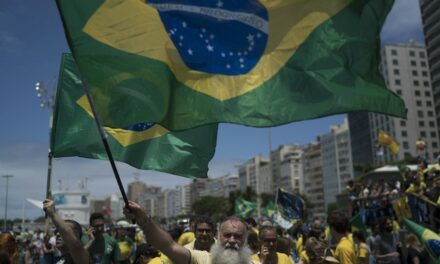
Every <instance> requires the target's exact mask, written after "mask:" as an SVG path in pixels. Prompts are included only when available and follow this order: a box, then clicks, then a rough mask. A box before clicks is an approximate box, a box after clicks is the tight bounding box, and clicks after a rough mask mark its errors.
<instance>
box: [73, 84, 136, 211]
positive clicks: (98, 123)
mask: <svg viewBox="0 0 440 264" xmlns="http://www.w3.org/2000/svg"><path fill="white" fill-rule="evenodd" d="M81 81H82V83H83V87H84V91H85V93H86V96H87V100H88V101H89V104H90V108H91V109H92V113H93V117H94V119H95V122H96V126H97V127H98V131H99V135H100V136H101V140H102V144H103V145H104V148H105V152H106V153H107V156H108V160H109V161H110V165H111V166H112V170H113V174H114V175H115V178H116V182H117V183H118V187H119V191H120V192H121V194H122V198H123V199H124V202H125V205H126V206H127V207H128V198H127V194H126V193H125V190H124V186H123V185H122V181H121V177H120V176H119V172H118V168H117V167H116V163H115V160H114V159H113V155H112V152H111V149H110V145H109V144H108V140H107V134H106V133H105V131H104V129H103V127H102V125H101V121H100V120H99V116H98V113H97V112H96V109H95V104H94V102H93V98H92V96H91V95H90V91H89V88H88V86H87V84H86V82H85V81H84V79H83V78H82V77H81Z"/></svg>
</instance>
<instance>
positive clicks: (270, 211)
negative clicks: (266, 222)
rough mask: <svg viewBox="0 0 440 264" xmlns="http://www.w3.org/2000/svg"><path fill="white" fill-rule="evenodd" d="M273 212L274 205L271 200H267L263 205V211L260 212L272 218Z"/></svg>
mask: <svg viewBox="0 0 440 264" xmlns="http://www.w3.org/2000/svg"><path fill="white" fill-rule="evenodd" d="M274 213H275V205H274V204H273V202H269V203H268V204H267V205H266V207H264V209H263V212H261V214H262V215H264V216H267V217H269V218H272V216H273V214H274Z"/></svg>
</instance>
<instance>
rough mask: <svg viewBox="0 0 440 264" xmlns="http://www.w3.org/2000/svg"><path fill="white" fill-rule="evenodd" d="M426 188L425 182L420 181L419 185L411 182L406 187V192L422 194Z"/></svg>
mask: <svg viewBox="0 0 440 264" xmlns="http://www.w3.org/2000/svg"><path fill="white" fill-rule="evenodd" d="M425 189H426V184H425V183H424V182H421V183H420V184H419V186H416V185H414V183H411V185H410V186H409V187H408V189H406V192H407V193H415V194H423V190H425Z"/></svg>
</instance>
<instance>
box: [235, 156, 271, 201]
mask: <svg viewBox="0 0 440 264" xmlns="http://www.w3.org/2000/svg"><path fill="white" fill-rule="evenodd" d="M268 163H269V160H268V159H267V158H264V157H262V156H260V155H259V156H254V157H252V158H250V159H249V160H248V161H246V162H245V163H244V164H242V165H240V166H239V167H238V177H239V186H240V190H242V191H244V190H245V189H246V188H247V187H250V188H252V189H253V190H255V192H256V193H257V194H261V193H262V190H263V189H264V188H263V186H262V185H261V178H260V169H261V167H263V166H265V165H267V164H268ZM263 176H264V175H263Z"/></svg>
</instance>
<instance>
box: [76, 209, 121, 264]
mask: <svg viewBox="0 0 440 264" xmlns="http://www.w3.org/2000/svg"><path fill="white" fill-rule="evenodd" d="M89 223H90V228H89V229H88V230H87V234H88V235H89V238H90V240H89V241H88V242H87V244H86V245H85V248H86V249H87V250H88V252H89V255H90V258H91V263H92V264H111V263H113V264H119V262H120V260H121V252H120V251H119V246H118V243H117V241H116V240H114V239H113V238H112V237H111V236H109V235H108V234H107V233H105V232H104V224H105V222H104V215H102V214H101V213H93V214H91V215H90V221H89Z"/></svg>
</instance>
